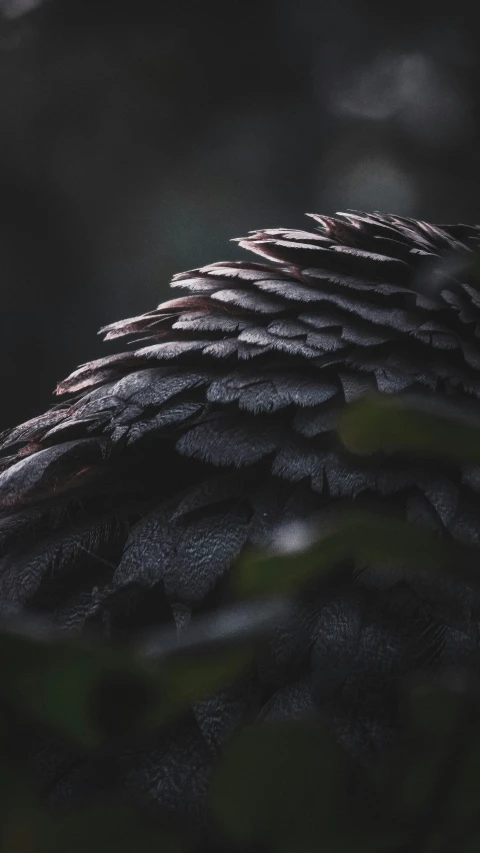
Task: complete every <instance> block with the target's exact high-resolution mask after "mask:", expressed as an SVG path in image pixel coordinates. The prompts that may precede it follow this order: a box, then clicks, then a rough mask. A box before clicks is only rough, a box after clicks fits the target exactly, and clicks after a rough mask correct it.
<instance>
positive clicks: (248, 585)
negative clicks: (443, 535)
mask: <svg viewBox="0 0 480 853" xmlns="http://www.w3.org/2000/svg"><path fill="white" fill-rule="evenodd" d="M346 560H355V561H357V562H358V563H364V562H365V563H368V564H369V565H381V567H382V570H383V571H385V570H386V569H387V568H388V566H399V565H400V566H409V567H411V568H413V569H422V570H425V569H435V570H436V571H441V570H443V571H451V572H455V574H456V575H457V576H462V577H464V578H468V579H474V580H478V579H479V578H480V572H479V571H478V553H477V552H476V550H475V549H470V548H468V547H465V546H460V545H456V544H452V543H449V542H444V541H442V540H441V539H439V538H438V537H437V536H436V535H435V534H434V533H431V532H430V531H428V530H426V529H425V528H423V527H420V526H419V525H416V524H413V523H409V522H405V521H401V520H398V519H395V518H383V517H381V516H377V515H375V514H374V513H367V512H352V513H345V514H343V515H340V516H338V517H337V520H336V521H334V522H332V524H331V525H330V526H329V528H328V529H327V530H326V531H325V532H324V533H323V535H322V536H321V537H320V538H319V539H318V540H317V541H316V542H314V543H313V544H312V545H310V546H309V547H307V548H306V549H305V550H304V551H299V552H294V553H287V554H261V553H250V554H246V555H245V556H244V557H243V558H241V559H240V561H239V563H238V564H237V566H236V568H235V569H234V572H233V584H234V587H235V589H236V591H237V592H238V593H239V594H243V595H265V594H269V593H281V592H285V591H289V590H291V589H295V588H296V587H299V586H301V585H302V584H305V583H307V582H308V581H309V580H310V579H312V578H314V577H317V578H327V577H329V576H330V574H331V573H332V571H334V569H335V567H336V566H338V564H339V563H342V562H344V561H346Z"/></svg>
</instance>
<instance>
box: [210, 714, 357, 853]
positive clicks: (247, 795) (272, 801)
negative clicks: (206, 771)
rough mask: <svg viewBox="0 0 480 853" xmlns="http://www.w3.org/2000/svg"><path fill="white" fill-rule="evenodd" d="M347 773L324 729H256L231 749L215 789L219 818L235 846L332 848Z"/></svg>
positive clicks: (213, 808) (239, 736) (238, 738)
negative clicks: (256, 843)
mask: <svg viewBox="0 0 480 853" xmlns="http://www.w3.org/2000/svg"><path fill="white" fill-rule="evenodd" d="M340 767H341V763H340V757H339V755H338V753H337V750H336V748H335V746H334V745H333V744H332V742H331V741H330V739H329V738H328V736H327V733H326V731H325V730H324V729H323V727H321V726H313V725H306V724H304V725H301V724H289V725H281V724H269V725H266V726H252V727H251V728H248V729H244V730H243V731H241V732H239V733H238V734H237V735H236V736H235V737H234V739H233V740H232V741H231V742H230V743H229V744H228V746H227V747H226V749H225V752H224V755H223V757H222V759H221V761H220V763H219V765H218V767H217V769H216V771H215V773H214V776H213V780H212V783H211V789H210V809H211V813H212V815H213V818H214V820H215V822H216V824H217V825H218V827H219V828H220V830H221V831H222V832H223V833H224V835H225V836H226V837H227V838H228V839H230V840H232V841H237V842H240V843H248V842H252V841H259V842H263V843H267V844H272V845H274V849H275V850H282V851H285V853H287V851H294V850H297V851H304V850H312V851H313V850H321V849H324V848H323V847H322V844H323V842H324V841H325V839H326V838H327V837H328V838H329V839H330V835H331V828H332V819H333V816H334V810H335V794H336V788H337V785H338V782H339V773H340ZM325 849H329V850H330V849H332V848H331V846H328V847H327V848H325Z"/></svg>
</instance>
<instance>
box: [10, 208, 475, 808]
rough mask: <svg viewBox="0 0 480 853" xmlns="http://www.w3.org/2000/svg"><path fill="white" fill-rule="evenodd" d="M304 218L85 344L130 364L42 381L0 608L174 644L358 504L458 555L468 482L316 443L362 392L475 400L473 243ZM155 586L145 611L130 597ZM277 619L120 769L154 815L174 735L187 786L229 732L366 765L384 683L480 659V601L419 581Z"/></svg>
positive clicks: (371, 579) (325, 594)
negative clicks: (275, 732)
mask: <svg viewBox="0 0 480 853" xmlns="http://www.w3.org/2000/svg"><path fill="white" fill-rule="evenodd" d="M313 218H314V219H315V221H316V223H317V227H318V230H317V231H315V232H307V231H288V230H284V229H270V230H265V231H255V232H252V233H251V234H250V235H249V237H248V238H246V239H244V240H241V241H239V242H240V245H241V246H242V247H243V248H246V249H248V250H250V251H253V252H256V253H257V254H259V255H261V256H262V257H263V258H264V259H267V260H268V263H263V262H262V263H254V262H249V261H241V262H236V263H234V262H227V263H217V264H212V265H209V266H205V267H202V268H201V269H196V270H193V271H189V272H186V273H181V274H179V275H177V276H175V278H174V280H173V282H172V284H173V286H174V287H179V288H183V289H184V290H185V291H186V295H183V296H180V297H179V298H173V299H170V300H168V301H167V302H164V303H162V304H161V305H159V306H158V308H157V309H155V310H153V311H149V312H148V313H146V314H144V315H141V316H139V317H135V318H132V319H129V320H125V321H120V322H116V323H113V324H111V325H110V326H107V327H106V328H105V329H103V330H102V331H103V333H104V334H105V336H106V338H107V339H116V338H121V337H124V336H128V335H134V336H135V339H136V344H137V348H136V349H133V350H129V351H128V352H124V353H120V354H116V355H113V356H107V357H106V358H102V359H99V360H97V361H95V362H90V363H88V364H85V365H83V366H82V367H80V368H79V369H78V370H76V371H75V372H74V373H73V374H72V375H71V376H70V377H69V378H68V379H66V380H65V381H64V382H62V383H61V384H60V386H59V388H58V389H57V393H59V394H68V395H70V396H69V397H68V398H67V401H66V402H62V403H61V404H60V405H58V406H56V407H55V408H54V409H52V410H51V411H50V412H48V413H47V414H44V415H41V416H40V417H38V418H35V419H33V420H32V421H30V422H28V423H26V424H23V425H22V426H20V427H17V428H15V429H12V430H10V431H8V432H7V433H5V434H4V435H3V436H2V438H1V449H2V451H3V454H4V458H3V473H1V474H0V507H1V515H0V560H1V563H0V602H1V606H2V609H3V611H4V612H7V613H12V612H23V611H25V610H27V611H34V612H41V613H43V614H44V615H45V616H47V617H48V618H51V619H52V620H54V621H55V623H56V624H57V625H59V626H61V627H63V628H65V629H66V630H67V629H68V630H76V631H86V630H88V629H89V627H90V626H91V625H92V624H97V625H98V624H104V625H108V631H107V634H108V636H109V637H112V636H113V637H114V636H115V635H116V632H117V633H120V634H121V635H122V637H124V636H125V635H127V636H128V635H129V634H133V633H134V632H135V631H136V630H138V628H139V627H141V625H142V619H143V621H144V622H146V621H148V622H149V624H150V623H151V622H153V623H155V621H157V622H165V623H169V622H171V624H172V626H173V625H176V628H177V630H179V631H182V630H184V629H185V626H186V625H187V624H188V623H189V622H190V621H191V619H195V617H196V615H197V614H198V613H200V612H202V610H208V609H210V608H212V607H216V606H219V605H220V603H221V601H222V600H223V597H224V594H225V589H226V585H227V582H228V571H229V569H230V567H231V565H232V563H233V562H234V561H235V559H236V557H237V556H238V555H239V553H240V552H241V551H242V549H243V548H244V547H245V546H246V545H248V544H255V545H262V544H264V545H265V544H268V543H269V542H270V541H271V540H272V537H274V535H275V530H276V528H277V527H278V525H281V524H282V523H283V524H285V523H286V522H291V521H294V520H295V519H304V518H308V517H310V516H312V515H316V517H317V518H319V519H321V518H322V517H323V516H324V515H329V513H331V512H332V511H335V510H336V509H337V508H339V507H344V506H349V505H352V504H354V505H355V506H358V505H360V504H362V502H365V503H367V504H368V505H369V506H370V505H372V504H373V505H376V504H378V505H381V506H383V507H385V504H387V505H388V506H390V508H391V510H392V511H393V512H396V513H399V514H401V515H403V516H405V517H408V518H411V519H412V520H414V521H416V522H417V523H422V524H426V525H428V526H429V527H430V528H433V529H434V530H436V531H438V534H439V535H441V536H444V537H447V538H453V539H456V540H458V541H462V542H468V543H473V544H477V542H478V541H479V537H480V503H479V491H480V477H479V476H478V472H476V471H475V470H469V471H465V472H463V471H462V470H460V469H459V468H458V467H455V466H453V465H451V464H450V465H445V466H441V465H435V466H434V465H433V464H432V463H431V462H429V461H428V460H421V459H420V460H417V461H416V462H409V463H408V464H406V463H405V460H403V459H401V458H399V457H398V456H395V454H383V455H382V456H381V457H380V456H376V457H369V458H368V459H365V458H356V457H353V456H352V455H350V454H348V453H347V452H346V451H345V450H344V449H343V448H341V447H340V446H339V443H338V440H337V439H336V437H335V428H336V424H337V422H338V417H339V415H340V413H341V412H342V409H343V407H344V406H345V404H346V403H347V402H350V401H352V400H355V399H357V398H358V397H360V396H362V395H363V394H365V393H368V392H369V391H371V390H379V391H381V392H384V393H404V392H408V393H410V392H413V391H421V392H422V393H424V394H434V395H435V397H436V398H438V399H441V400H442V401H443V402H444V404H445V405H446V406H451V407H453V408H455V406H456V405H457V404H460V403H462V404H463V402H464V401H470V403H471V404H472V405H474V406H476V405H477V401H478V400H479V398H480V354H479V348H478V342H479V338H480V289H479V287H478V279H477V275H476V267H475V258H476V253H477V252H478V250H479V244H480V230H479V229H478V228H476V227H470V226H466V225H457V226H434V225H430V224H428V223H424V222H418V221H414V220H409V219H405V218H401V217H395V216H380V215H377V214H371V215H370V214H368V215H367V214H360V213H347V214H342V215H339V216H338V217H337V218H331V217H321V216H314V217H313ZM352 568H353V567H352ZM153 591H157V593H158V594H159V595H160V599H159V600H161V602H162V605H161V606H160V605H159V607H158V610H157V618H156V619H155V616H152V611H151V609H149V608H148V607H146V608H145V605H142V601H143V602H144V603H145V602H146V601H148V599H149V597H150V596H151V595H152V593H153ZM159 591H160V592H159ZM125 596H126V597H127V599H128V598H129V597H130V598H131V599H132V601H133V600H135V602H136V605H135V607H132V609H131V611H130V612H129V611H128V608H127V609H126V610H125V608H124V607H123V605H121V602H122V601H124V599H125ZM139 602H140V603H139ZM296 606H297V612H296V615H295V618H293V619H292V621H291V623H289V624H284V623H282V624H279V626H278V632H277V634H276V635H274V636H272V639H271V642H270V645H269V649H268V651H267V652H266V653H265V656H264V658H263V659H262V661H261V662H260V663H259V664H258V666H257V668H256V671H255V672H254V673H253V674H252V676H251V679H250V681H249V682H248V684H247V685H243V687H242V686H241V685H240V686H238V685H237V687H235V689H234V691H233V692H228V691H226V692H225V694H220V695H219V696H218V697H215V698H213V699H211V700H208V701H207V700H206V701H204V702H203V703H201V704H200V705H199V706H198V707H197V708H193V709H192V718H191V720H190V722H189V723H188V724H187V723H185V726H183V727H182V726H179V727H177V728H176V729H175V730H174V731H173V733H172V734H171V736H170V735H169V736H168V737H170V740H168V737H167V735H166V736H165V738H163V740H162V742H161V745H160V746H159V747H158V755H157V752H153V753H152V754H150V755H148V756H145V755H143V754H140V753H138V754H137V755H136V756H135V757H134V758H132V757H131V756H130V757H129V758H128V761H127V760H126V759H125V761H126V765H128V772H127V773H126V776H125V778H126V779H128V780H130V782H131V780H132V779H134V780H136V781H135V785H136V786H137V788H138V789H139V790H140V791H142V792H143V793H146V794H147V795H148V797H149V798H151V799H153V800H155V801H157V802H159V803H160V806H161V808H170V807H171V792H170V793H169V795H168V798H167V799H168V805H166V804H165V802H164V799H165V798H164V795H163V793H162V791H163V788H162V786H161V785H160V783H158V785H155V784H153V783H150V782H148V780H149V779H150V780H151V779H152V778H156V776H155V773H156V772H157V771H158V773H157V776H158V778H159V779H160V777H161V776H162V773H163V772H164V768H165V767H166V766H168V763H169V762H170V761H171V762H174V763H175V762H179V761H183V760H185V759H183V758H182V759H180V758H177V757H175V756H178V755H180V754H182V755H184V754H186V753H188V750H189V747H188V743H190V741H192V738H193V741H194V742H195V744H196V746H195V750H196V752H195V755H196V756H197V758H198V762H199V766H200V765H202V767H203V768H204V770H205V773H206V772H207V770H206V769H205V768H208V767H209V766H210V761H211V757H212V751H213V753H215V751H216V749H217V747H218V746H219V745H220V744H221V743H222V742H223V741H224V739H225V737H227V736H228V735H229V734H230V733H231V731H232V730H233V729H234V728H235V727H236V726H237V725H239V724H241V722H242V721H244V720H245V719H250V720H251V719H255V718H258V719H261V720H268V719H279V718H283V717H287V718H292V717H299V716H300V717H301V716H304V715H307V716H309V717H310V716H311V715H312V714H313V715H314V714H316V713H320V712H325V711H328V713H329V714H330V717H331V720H332V722H333V725H334V729H335V731H336V734H337V737H338V739H339V740H340V741H341V742H342V743H344V745H345V746H346V747H347V748H348V749H349V750H350V751H351V752H353V753H354V754H358V755H363V754H364V753H365V750H367V751H368V750H369V749H372V748H377V747H380V746H382V745H383V744H384V743H385V742H386V741H387V740H388V739H389V738H390V736H391V734H392V731H393V730H394V729H395V725H396V714H397V710H396V698H395V696H396V694H395V690H396V685H397V683H398V679H399V678H400V677H401V676H403V675H405V674H408V673H411V672H412V671H414V670H415V669H416V668H418V667H432V668H439V667H442V666H447V665H450V664H451V663H452V661H453V662H455V663H460V662H463V661H466V660H472V659H476V657H477V656H478V641H477V633H476V631H477V615H476V614H477V610H478V601H477V596H476V594H475V593H474V591H472V590H470V589H465V588H464V587H462V586H461V585H460V584H458V585H455V584H448V585H445V584H443V585H442V584H440V583H439V584H437V585H436V586H435V594H434V595H432V594H431V590H429V589H427V588H426V586H425V585H424V584H423V583H422V582H421V581H419V580H417V581H413V580H412V579H411V578H410V579H406V577H402V576H400V577H398V578H396V579H393V580H390V581H388V580H385V578H384V579H383V580H382V579H380V580H378V578H376V576H374V575H373V574H372V573H370V574H369V572H368V570H365V571H362V572H361V573H356V572H355V571H352V572H350V573H347V575H345V574H343V575H342V576H341V578H340V579H339V581H338V583H337V584H336V585H333V586H332V587H331V588H329V589H328V591H327V590H325V589H324V588H322V587H320V588H319V589H317V590H310V593H309V595H308V596H307V597H302V598H300V599H299V601H298V603H297V605H296ZM142 607H144V609H143V610H142ZM139 613H140V614H143V616H142V615H140V617H139V616H138V614H139ZM135 614H136V615H135ZM102 620H103V621H102ZM105 630H106V629H105ZM235 691H236V692H235ZM192 727H193V728H192ZM167 741H168V743H167ZM193 741H192V743H193ZM169 750H170V752H169ZM156 756H157V757H156ZM169 756H170V757H169ZM202 756H203V757H202ZM195 760H197V759H195ZM155 762H156V764H155ZM202 762H203V764H202ZM152 763H153V764H152ZM126 765H125V766H126ZM153 765H155V767H153ZM123 766H124V764H122V762H120V764H119V768H120V769H119V773H122V772H123V770H121V768H122V767H123ZM152 767H153V769H152ZM155 768H156V769H155ZM162 768H163V769H162ZM182 772H183V771H182ZM199 773H200V775H199V778H201V780H202V781H201V784H200V783H199V792H197V793H198V798H199V799H202V798H203V792H204V772H203V770H202V772H200V771H199ZM152 774H153V776H152ZM179 774H180V776H182V773H181V772H180V770H179ZM182 778H183V777H182ZM130 782H129V783H128V784H130ZM126 784H127V783H126ZM132 784H133V783H132ZM162 784H163V783H162ZM182 785H183V783H180V782H179V784H178V797H177V799H178V798H180V799H181V798H182V797H183V796H185V802H186V800H187V799H188V798H187V794H186V793H185V791H186V789H185V790H184V789H183V788H182ZM67 787H68V786H67ZM200 789H201V790H200ZM68 790H71V789H70V788H68ZM182 791H183V793H182ZM188 797H190V793H189V794H188ZM192 797H193V800H195V796H193V794H192ZM162 798H164V799H162ZM198 798H197V799H198ZM173 799H174V800H175V797H174V798H173ZM192 802H193V801H192ZM198 807H199V806H198V802H197V800H195V803H194V804H193V805H192V806H191V808H192V812H195V813H196V811H197V809H198Z"/></svg>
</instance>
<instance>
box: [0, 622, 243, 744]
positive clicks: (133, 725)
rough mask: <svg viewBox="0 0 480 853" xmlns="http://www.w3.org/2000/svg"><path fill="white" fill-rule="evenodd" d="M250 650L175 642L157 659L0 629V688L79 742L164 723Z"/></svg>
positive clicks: (237, 668) (221, 682)
mask: <svg viewBox="0 0 480 853" xmlns="http://www.w3.org/2000/svg"><path fill="white" fill-rule="evenodd" d="M250 661H251V649H250V648H249V647H248V648H247V646H246V644H245V643H244V644H243V647H238V644H237V647H225V646H224V645H223V644H222V643H221V642H220V640H218V642H217V643H216V645H214V646H213V647H210V648H205V649H202V648H199V649H198V650H195V649H194V648H186V649H182V648H176V647H175V644H174V643H172V642H171V641H170V642H169V644H168V645H166V648H165V650H164V651H163V654H162V651H161V648H160V650H159V652H158V659H157V660H155V659H148V658H146V657H144V656H142V655H140V654H138V653H137V654H135V653H134V652H133V650H132V649H127V648H124V647H106V646H90V645H87V644H83V643H81V642H76V641H73V640H54V639H51V638H49V639H43V638H42V637H41V636H38V637H32V636H22V635H20V634H18V633H15V634H14V633H10V632H7V631H3V632H0V669H1V671H2V682H1V686H0V694H1V695H2V697H3V700H4V702H5V703H6V705H7V707H10V708H12V709H15V710H18V711H19V712H20V713H21V715H22V716H23V717H24V718H25V719H27V720H35V721H36V722H39V723H41V724H43V725H45V726H47V727H48V728H49V729H50V730H53V731H55V732H56V733H58V734H60V735H62V736H66V737H67V738H69V739H72V740H74V741H76V742H77V743H79V744H81V745H82V746H86V747H95V746H98V745H99V744H100V743H101V742H102V741H103V740H104V739H105V738H108V737H111V736H113V737H118V736H126V735H128V734H129V733H130V734H131V733H134V732H135V731H137V730H138V729H142V728H143V729H152V728H154V727H156V726H158V725H161V724H163V723H166V722H168V721H169V720H171V719H172V718H173V717H175V716H176V715H177V714H178V713H180V712H181V711H182V710H183V709H185V707H187V706H188V705H189V704H190V703H192V702H194V701H196V700H197V699H200V698H201V697H202V696H204V695H206V694H208V693H211V692H214V691H216V690H218V689H220V688H222V687H224V686H225V685H226V684H228V683H230V682H231V681H233V680H234V679H235V678H236V677H237V676H238V675H239V674H240V672H242V671H243V669H244V668H245V667H246V666H248V664H249V663H250Z"/></svg>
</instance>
